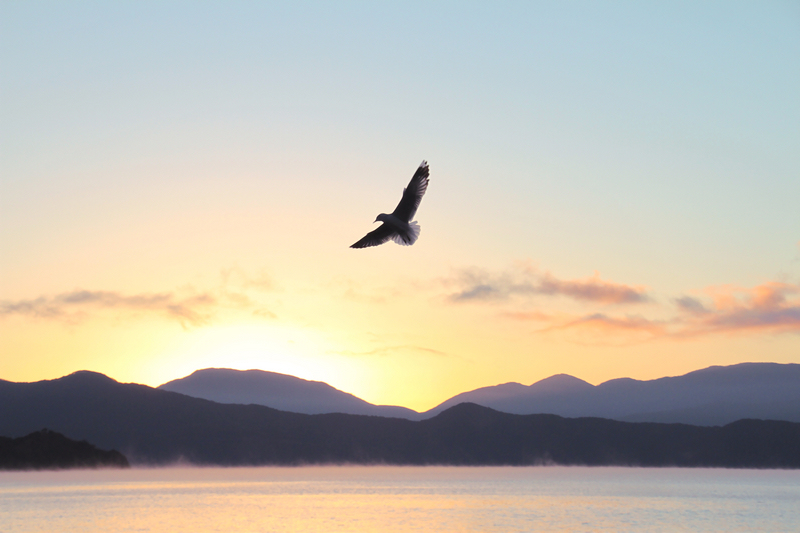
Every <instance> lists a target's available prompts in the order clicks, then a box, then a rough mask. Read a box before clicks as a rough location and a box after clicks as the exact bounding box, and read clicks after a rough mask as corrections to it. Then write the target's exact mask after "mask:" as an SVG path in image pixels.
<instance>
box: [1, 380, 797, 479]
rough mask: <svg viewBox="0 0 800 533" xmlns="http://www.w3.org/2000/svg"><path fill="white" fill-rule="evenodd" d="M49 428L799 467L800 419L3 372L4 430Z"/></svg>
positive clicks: (170, 450) (133, 447) (236, 458)
mask: <svg viewBox="0 0 800 533" xmlns="http://www.w3.org/2000/svg"><path fill="white" fill-rule="evenodd" d="M42 427H47V428H49V429H50V430H51V431H55V432H58V433H61V434H63V435H65V436H66V437H68V438H69V439H73V440H79V441H82V440H86V441H89V442H91V443H92V444H93V445H95V446H98V447H100V448H103V449H115V450H120V451H121V452H122V453H124V454H125V455H126V456H127V458H128V460H129V461H130V462H131V463H132V464H139V465H141V464H169V463H174V462H188V463H191V464H215V465H260V464H285V465H298V464H320V463H360V464H416V465H426V464H447V465H530V464H564V465H570V464H574V465H629V466H633V465H639V466H706V467H710V466H716V467H751V468H754V467H762V468H765V467H780V468H800V424H798V423H792V422H783V421H769V420H741V421H738V422H734V423H732V424H728V425H725V426H723V427H701V426H690V425H685V424H657V423H632V422H620V421H614V420H606V419H601V418H563V417H560V416H556V415H541V414H539V415H515V414H508V413H501V412H498V411H495V410H493V409H489V408H486V407H482V406H479V405H476V404H474V403H461V404H459V405H456V406H454V407H450V408H448V409H446V410H444V411H442V412H440V413H438V414H436V415H434V416H432V417H430V418H428V419H425V420H421V421H410V420H404V419H401V418H387V417H379V416H364V415H348V414H317V415H308V414H299V413H290V412H287V411H278V410H276V409H272V408H269V407H265V406H261V405H254V404H250V405H241V404H222V403H217V402H212V401H209V400H204V399H200V398H192V397H190V396H186V395H183V394H179V393H176V392H170V391H165V390H159V389H154V388H151V387H148V386H145V385H138V384H134V383H119V382H117V381H114V380H113V379H111V378H109V377H107V376H104V375H102V374H98V373H95V372H87V371H81V372H76V373H74V374H70V375H69V376H65V377H63V378H59V379H55V380H47V381H39V382H34V383H13V382H9V381H0V435H7V436H9V437H12V438H14V437H19V436H22V435H27V434H29V433H31V432H32V431H35V430H36V429H39V428H42Z"/></svg>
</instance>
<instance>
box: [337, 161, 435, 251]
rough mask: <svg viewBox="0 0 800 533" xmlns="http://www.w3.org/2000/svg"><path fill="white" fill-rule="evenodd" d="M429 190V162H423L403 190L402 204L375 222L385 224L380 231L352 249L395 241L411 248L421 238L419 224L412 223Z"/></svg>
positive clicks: (368, 235)
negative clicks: (423, 197)
mask: <svg viewBox="0 0 800 533" xmlns="http://www.w3.org/2000/svg"><path fill="white" fill-rule="evenodd" d="M426 190H428V162H427V161H423V162H422V164H420V166H419V168H417V171H416V172H414V176H412V177H411V181H409V182H408V187H406V188H405V189H403V197H402V198H401V199H400V203H399V204H397V207H395V208H394V211H392V213H391V214H389V215H387V214H386V213H381V214H380V215H378V218H376V219H375V222H378V221H380V222H383V224H381V225H380V226H379V227H378V229H376V230H374V231H370V232H369V233H367V234H366V235H364V237H363V238H362V239H361V240H360V241H358V242H357V243H355V244H353V245H352V246H350V248H367V247H369V246H378V245H379V244H383V243H385V242H386V241H388V240H390V239H391V240H393V241H394V242H396V243H397V244H401V245H403V246H411V245H412V244H414V243H415V242H417V239H418V238H419V224H417V223H416V221H415V222H411V219H412V218H414V215H415V214H416V212H417V208H418V207H419V203H420V202H421V201H422V195H423V194H425V191H426Z"/></svg>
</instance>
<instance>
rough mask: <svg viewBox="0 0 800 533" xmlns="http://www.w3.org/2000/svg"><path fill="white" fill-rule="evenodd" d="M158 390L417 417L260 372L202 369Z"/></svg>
mask: <svg viewBox="0 0 800 533" xmlns="http://www.w3.org/2000/svg"><path fill="white" fill-rule="evenodd" d="M158 388H159V389H161V390H167V391H172V392H179V393H181V394H185V395H187V396H193V397H195V398H204V399H206V400H211V401H214V402H218V403H239V404H245V405H247V404H251V403H253V404H257V405H266V406H267V407H272V408H273V409H279V410H281V411H291V412H293V413H305V414H309V415H315V414H322V413H348V414H353V415H374V416H388V417H398V418H409V419H410V418H414V417H418V416H419V415H418V413H417V412H416V411H412V410H411V409H406V408H405V407H396V406H392V405H374V404H371V403H369V402H366V401H364V400H362V399H360V398H357V397H355V396H353V395H352V394H348V393H346V392H342V391H340V390H339V389H335V388H333V387H331V386H330V385H328V384H327V383H323V382H321V381H307V380H305V379H300V378H297V377H294V376H288V375H286V374H278V373H276V372H265V371H263V370H232V369H230V368H206V369H204V370H198V371H196V372H194V373H193V374H191V375H189V376H186V377H185V378H182V379H176V380H173V381H170V382H169V383H164V384H163V385H161V386H159V387H158Z"/></svg>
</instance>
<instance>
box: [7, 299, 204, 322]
mask: <svg viewBox="0 0 800 533" xmlns="http://www.w3.org/2000/svg"><path fill="white" fill-rule="evenodd" d="M217 305H218V299H217V298H216V297H215V296H213V295H211V294H209V293H199V294H191V295H187V296H178V295H177V294H176V293H174V292H161V293H143V294H132V295H125V294H122V293H119V292H115V291H90V290H75V291H72V292H65V293H61V294H57V295H55V296H50V297H47V296H40V297H39V298H35V299H30V300H17V301H2V302H0V316H9V315H27V316H33V317H37V318H49V319H59V320H67V321H76V320H78V319H80V318H81V317H82V316H84V315H85V313H86V312H87V311H89V310H104V309H105V310H107V309H113V310H129V311H149V312H158V313H162V314H165V315H166V316H168V317H170V318H173V319H175V320H177V321H179V322H180V323H181V324H182V325H183V326H184V327H186V326H201V325H203V324H206V323H207V322H208V321H209V319H210V317H211V315H210V311H211V309H213V308H214V307H215V306H217Z"/></svg>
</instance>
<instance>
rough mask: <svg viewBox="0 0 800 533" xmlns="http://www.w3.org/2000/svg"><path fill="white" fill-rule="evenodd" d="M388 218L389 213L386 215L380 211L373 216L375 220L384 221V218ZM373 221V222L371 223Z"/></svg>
mask: <svg viewBox="0 0 800 533" xmlns="http://www.w3.org/2000/svg"><path fill="white" fill-rule="evenodd" d="M388 218H389V215H387V214H386V213H381V214H380V215H378V216H377V217H375V222H386V219H388ZM375 222H373V224H374V223H375Z"/></svg>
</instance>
